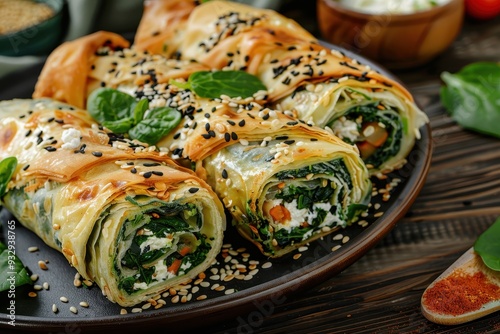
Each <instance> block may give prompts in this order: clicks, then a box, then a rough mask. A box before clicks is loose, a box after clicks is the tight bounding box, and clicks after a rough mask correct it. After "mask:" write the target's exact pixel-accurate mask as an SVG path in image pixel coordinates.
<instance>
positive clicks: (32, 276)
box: [30, 274, 38, 282]
mask: <svg viewBox="0 0 500 334" xmlns="http://www.w3.org/2000/svg"><path fill="white" fill-rule="evenodd" d="M30 279H31V280H32V281H33V282H35V281H36V280H38V275H37V274H33V275H31V276H30Z"/></svg>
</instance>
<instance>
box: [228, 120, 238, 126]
mask: <svg viewBox="0 0 500 334" xmlns="http://www.w3.org/2000/svg"><path fill="white" fill-rule="evenodd" d="M227 122H228V123H229V124H230V125H233V126H234V125H236V123H235V122H233V121H231V120H229V119H228V120H227Z"/></svg>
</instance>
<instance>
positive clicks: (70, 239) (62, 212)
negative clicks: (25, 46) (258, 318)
mask: <svg viewBox="0 0 500 334" xmlns="http://www.w3.org/2000/svg"><path fill="white" fill-rule="evenodd" d="M11 156H13V157H16V158H17V159H18V167H17V170H16V171H15V174H14V176H13V178H12V180H11V182H10V183H9V185H8V191H7V193H6V194H5V196H3V198H2V199H1V200H2V201H1V203H2V205H3V206H4V207H5V208H6V209H8V210H9V211H10V212H11V213H12V214H13V215H14V216H15V217H16V218H17V219H18V221H19V222H20V223H21V224H22V225H24V226H25V227H27V228H28V229H30V230H31V231H33V232H34V233H36V234H37V235H38V236H39V237H40V238H41V239H42V240H43V241H44V242H45V243H46V244H47V245H49V246H50V247H53V248H55V249H57V250H59V251H60V252H62V253H63V254H64V256H65V257H66V258H67V260H68V261H69V263H70V264H71V265H72V266H73V267H75V268H76V269H77V271H78V272H79V273H80V274H81V275H82V276H83V277H84V278H85V279H88V280H91V281H94V282H95V283H97V285H98V286H99V287H100V288H101V289H102V291H103V293H104V294H105V295H106V296H107V298H108V299H109V300H111V301H113V302H116V303H118V304H120V305H122V306H132V305H135V304H137V303H139V302H142V301H145V300H147V299H149V298H151V297H152V296H155V295H157V294H159V293H161V292H162V291H165V290H168V289H169V288H171V287H173V286H176V285H178V284H180V283H184V282H186V281H188V280H189V279H192V278H194V277H195V276H196V275H198V274H199V273H200V272H202V271H204V270H205V269H207V268H208V267H209V266H210V265H211V264H212V263H213V261H214V259H215V257H216V256H217V254H218V253H219V252H220V248H221V245H222V239H223V229H224V227H225V213H224V209H223V207H222V204H221V202H220V201H219V199H218V198H217V197H216V195H215V193H214V192H213V191H212V190H211V188H210V187H209V186H208V185H207V184H206V183H205V182H204V181H202V180H201V179H200V178H198V177H197V176H196V175H195V174H194V173H193V172H192V171H190V170H187V169H185V168H182V167H179V166H178V165H177V164H175V163H174V161H173V160H172V159H170V158H169V157H167V156H164V155H160V154H159V153H158V152H155V151H153V150H152V149H151V148H148V147H147V145H144V144H142V143H139V142H137V141H130V140H127V139H124V138H121V137H119V136H116V135H114V134H112V133H109V132H106V131H103V130H100V129H99V128H98V127H97V124H96V123H94V122H93V121H92V119H91V118H90V117H89V115H88V113H87V112H86V111H84V110H78V109H75V108H73V107H72V106H69V105H67V104H62V103H59V102H55V101H52V100H50V99H36V100H21V99H20V100H12V101H2V102H0V159H4V158H6V157H11Z"/></svg>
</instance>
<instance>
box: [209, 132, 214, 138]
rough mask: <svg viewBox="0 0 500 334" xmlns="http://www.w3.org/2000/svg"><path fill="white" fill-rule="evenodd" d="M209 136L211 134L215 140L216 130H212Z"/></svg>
mask: <svg viewBox="0 0 500 334" xmlns="http://www.w3.org/2000/svg"><path fill="white" fill-rule="evenodd" d="M208 134H209V135H210V136H211V137H214V138H215V131H214V130H210V131H208Z"/></svg>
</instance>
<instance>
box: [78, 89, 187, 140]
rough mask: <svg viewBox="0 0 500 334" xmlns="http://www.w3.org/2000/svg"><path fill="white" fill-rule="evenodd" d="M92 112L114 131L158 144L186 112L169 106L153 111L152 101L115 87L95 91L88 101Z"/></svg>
mask: <svg viewBox="0 0 500 334" xmlns="http://www.w3.org/2000/svg"><path fill="white" fill-rule="evenodd" d="M87 109H88V111H89V113H90V115H91V116H92V117H93V118H94V119H95V120H96V121H98V122H99V123H101V124H102V125H104V126H105V127H107V128H108V129H110V130H111V131H113V132H114V133H119V134H122V133H128V135H129V136H130V138H132V139H137V140H140V141H142V142H144V143H147V144H150V145H154V144H156V143H157V142H158V141H159V140H160V139H161V138H162V137H163V136H165V135H167V134H168V133H169V132H170V131H172V130H173V129H174V128H175V127H176V126H177V125H179V123H180V121H181V119H182V114H181V113H180V112H179V111H177V110H176V109H173V108H169V107H161V108H153V109H151V110H149V112H148V109H149V101H148V100H147V99H142V100H140V101H136V99H135V98H134V97H132V96H130V95H128V94H126V93H123V92H120V91H118V90H116V89H113V88H99V89H97V90H95V91H93V92H92V93H91V94H90V95H89V98H88V101H87Z"/></svg>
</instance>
